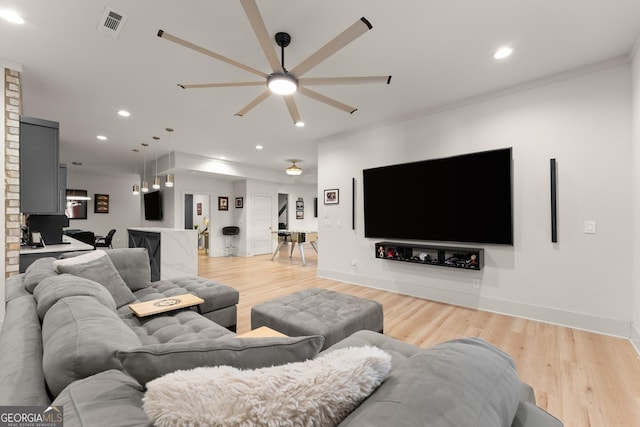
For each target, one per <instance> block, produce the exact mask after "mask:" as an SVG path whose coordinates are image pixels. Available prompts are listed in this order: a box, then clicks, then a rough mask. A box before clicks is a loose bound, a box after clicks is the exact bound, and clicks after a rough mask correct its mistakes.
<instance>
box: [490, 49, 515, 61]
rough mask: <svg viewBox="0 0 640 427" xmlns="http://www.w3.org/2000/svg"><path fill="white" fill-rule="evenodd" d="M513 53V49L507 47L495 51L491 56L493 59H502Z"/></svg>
mask: <svg viewBox="0 0 640 427" xmlns="http://www.w3.org/2000/svg"><path fill="white" fill-rule="evenodd" d="M512 53H513V49H511V48H510V47H508V46H503V47H501V48H500V49H498V50H496V53H494V54H493V58H494V59H504V58H506V57H508V56H510V55H511V54H512Z"/></svg>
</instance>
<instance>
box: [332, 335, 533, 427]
mask: <svg viewBox="0 0 640 427" xmlns="http://www.w3.org/2000/svg"><path fill="white" fill-rule="evenodd" d="M520 390H521V382H520V379H519V378H518V374H517V373H516V370H515V367H514V363H513V360H512V359H511V358H510V357H509V355H507V354H506V353H504V352H502V351H501V350H500V349H498V348H496V347H494V346H493V345H491V344H489V343H488V342H486V341H484V340H482V339H480V338H463V339H458V340H452V341H447V342H444V343H442V344H438V345H436V346H433V347H431V348H428V349H425V350H423V351H420V352H418V353H416V354H414V355H413V356H411V357H409V358H408V359H407V360H406V361H404V362H403V363H402V364H401V365H400V366H398V367H396V368H395V369H394V370H393V372H392V373H391V375H389V378H387V380H386V381H385V383H384V384H382V386H380V388H379V389H378V390H377V391H376V393H375V395H373V396H371V397H370V398H369V399H367V401H366V402H363V403H362V405H360V406H359V407H358V408H357V409H356V410H355V411H353V412H352V413H351V414H350V415H349V416H348V417H347V418H346V419H345V420H344V421H343V422H342V423H341V427H347V426H348V427H360V426H368V425H385V426H386V425H392V426H394V427H395V426H397V427H413V426H417V425H429V426H438V427H460V426H468V425H472V426H491V427H511V426H512V424H513V418H514V416H515V414H516V411H517V409H518V402H519V400H520Z"/></svg>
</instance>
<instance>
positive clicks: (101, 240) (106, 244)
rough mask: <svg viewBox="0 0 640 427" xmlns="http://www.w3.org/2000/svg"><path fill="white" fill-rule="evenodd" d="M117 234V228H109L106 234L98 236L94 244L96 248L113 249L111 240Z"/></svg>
mask: <svg viewBox="0 0 640 427" xmlns="http://www.w3.org/2000/svg"><path fill="white" fill-rule="evenodd" d="M114 234H116V230H115V228H112V229H111V230H109V232H108V233H107V235H106V236H104V237H103V236H96V240H95V242H94V244H93V246H95V247H96V248H110V249H113V246H112V245H111V241H112V240H113V235H114Z"/></svg>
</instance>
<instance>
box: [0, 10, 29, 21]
mask: <svg viewBox="0 0 640 427" xmlns="http://www.w3.org/2000/svg"><path fill="white" fill-rule="evenodd" d="M0 18H2V19H4V20H5V21H8V22H11V23H12V24H24V19H23V18H22V16H20V15H18V13H17V12H15V11H13V10H8V9H0Z"/></svg>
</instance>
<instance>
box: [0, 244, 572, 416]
mask: <svg viewBox="0 0 640 427" xmlns="http://www.w3.org/2000/svg"><path fill="white" fill-rule="evenodd" d="M106 252H107V256H106V257H105V256H101V257H98V258H96V259H93V260H91V261H88V262H78V263H77V264H75V265H74V264H73V263H71V264H69V265H62V266H60V265H58V266H57V270H58V271H56V270H55V268H56V267H55V266H54V262H55V260H53V259H48V260H46V259H45V260H44V261H43V260H39V261H38V262H37V263H34V264H33V265H32V266H31V267H30V268H29V270H28V271H27V272H25V273H24V274H21V275H18V276H14V277H11V278H10V279H8V280H7V281H6V314H5V319H4V322H3V325H2V331H1V333H0V406H6V405H18V406H48V405H53V406H62V407H63V408H64V425H65V427H71V426H87V427H94V426H103V425H105V426H106V425H108V426H151V425H152V423H151V422H150V421H149V419H148V418H147V416H146V414H145V412H144V410H143V397H144V395H145V384H147V382H149V381H153V380H154V379H156V378H159V377H162V376H163V375H165V374H169V373H171V372H174V371H176V370H180V369H191V368H196V367H200V366H219V365H229V366H234V367H237V368H243V369H255V368H261V367H268V366H273V365H282V364H285V363H292V362H301V361H304V360H307V359H313V358H314V357H317V355H318V353H319V352H320V350H321V348H322V346H323V343H324V338H323V337H322V336H306V337H281V338H237V337H236V335H235V333H234V332H233V331H232V330H233V329H234V328H235V317H236V312H235V305H236V304H237V302H238V295H237V292H236V291H235V290H233V289H232V288H229V287H228V286H225V285H223V284H219V283H215V282H212V281H210V280H207V279H203V278H182V279H174V280H170V281H161V282H155V283H151V282H150V272H149V269H148V257H147V254H146V251H145V250H144V249H117V250H112V251H106ZM114 272H115V274H114ZM123 283H124V286H125V287H124V288H123V287H122V286H123ZM185 292H193V293H195V294H198V295H199V296H201V297H202V298H203V299H204V300H205V303H204V304H202V307H200V310H201V311H202V313H198V312H197V311H196V310H192V309H183V310H178V311H172V312H168V313H165V314H160V315H155V316H151V317H149V318H138V317H136V316H133V315H132V313H131V310H130V309H129V308H128V304H129V303H130V302H134V301H141V300H151V299H155V298H158V297H165V296H173V295H177V294H179V293H185ZM232 317H233V319H232ZM366 345H369V346H376V347H379V348H380V349H382V350H384V351H386V352H387V353H388V354H389V355H391V371H390V373H389V376H388V377H387V378H386V380H385V381H384V382H383V383H382V384H381V385H380V387H378V388H377V389H376V390H375V391H374V392H373V394H371V395H370V396H369V397H368V398H367V399H366V400H364V401H363V402H362V403H361V404H360V405H359V406H358V407H357V408H355V409H354V410H353V411H352V412H351V413H350V414H348V415H347V416H346V418H344V419H343V420H342V422H341V423H340V424H339V425H340V426H358V427H359V426H400V427H402V426H406V427H415V426H419V425H421V426H438V427H445V426H456V427H462V426H483V427H484V426H486V427H496V426H506V427H509V426H511V427H558V426H562V423H561V422H560V421H558V420H557V419H556V418H554V417H553V416H551V415H550V414H548V413H546V412H545V411H543V410H542V409H540V408H539V407H537V406H536V405H535V398H534V395H533V390H532V389H531V387H529V386H528V385H526V384H524V383H522V382H521V381H520V380H519V379H518V376H517V373H516V371H515V367H514V365H513V361H512V360H511V358H510V357H509V356H508V355H506V354H505V353H503V352H502V351H500V350H499V349H497V348H496V347H494V346H492V345H490V344H489V343H487V342H485V341H482V340H480V339H475V338H468V339H460V340H454V341H449V342H446V343H442V344H440V345H437V346H434V347H431V348H429V349H422V348H418V347H415V346H412V345H409V344H406V343H403V342H401V341H398V340H395V339H393V338H390V337H387V336H384V335H382V334H379V333H375V332H371V331H359V332H356V333H355V334H353V335H351V336H349V337H348V338H346V339H344V340H342V341H340V342H338V343H337V344H335V345H333V346H332V347H330V348H328V349H327V350H324V351H323V352H321V353H319V354H321V355H322V354H326V353H327V352H333V351H336V350H337V349H340V348H347V347H362V346H366ZM309 386H311V384H310V385H309ZM314 386H321V387H331V384H314ZM291 399H295V396H291Z"/></svg>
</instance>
